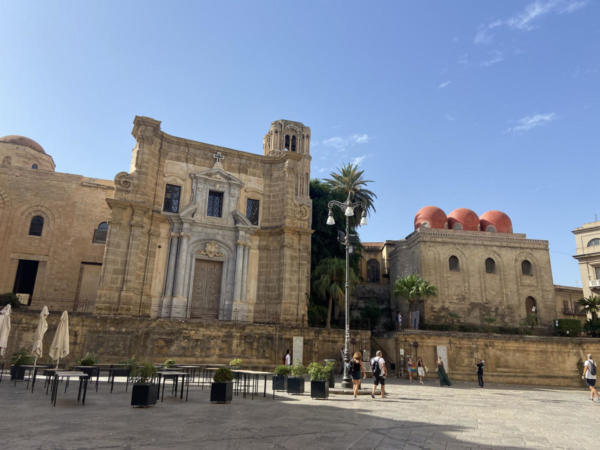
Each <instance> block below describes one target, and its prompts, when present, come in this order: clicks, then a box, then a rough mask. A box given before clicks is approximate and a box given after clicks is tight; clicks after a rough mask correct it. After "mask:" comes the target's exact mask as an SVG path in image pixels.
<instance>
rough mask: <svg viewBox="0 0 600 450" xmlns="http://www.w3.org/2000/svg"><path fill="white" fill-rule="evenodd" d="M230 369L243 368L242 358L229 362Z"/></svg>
mask: <svg viewBox="0 0 600 450" xmlns="http://www.w3.org/2000/svg"><path fill="white" fill-rule="evenodd" d="M229 367H230V368H232V369H233V370H239V369H241V368H242V360H241V359H240V358H235V359H232V360H231V361H229Z"/></svg>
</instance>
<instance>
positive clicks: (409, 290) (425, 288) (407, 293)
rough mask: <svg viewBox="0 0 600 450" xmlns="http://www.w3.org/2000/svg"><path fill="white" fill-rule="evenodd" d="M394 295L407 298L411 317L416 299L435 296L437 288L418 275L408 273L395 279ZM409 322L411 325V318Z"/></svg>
mask: <svg viewBox="0 0 600 450" xmlns="http://www.w3.org/2000/svg"><path fill="white" fill-rule="evenodd" d="M394 295H395V296H399V297H402V298H404V299H406V300H408V303H409V305H410V310H409V311H410V316H411V317H412V312H413V309H414V304H415V303H416V302H417V301H418V300H425V299H426V298H427V297H433V296H436V295H437V288H436V287H435V286H433V285H432V284H429V282H427V281H425V280H424V279H423V278H421V277H420V276H419V275H409V276H407V277H400V278H398V279H397V280H396V282H395V283H394ZM409 323H410V325H411V326H412V320H410V321H409Z"/></svg>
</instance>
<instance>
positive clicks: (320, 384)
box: [310, 380, 329, 398]
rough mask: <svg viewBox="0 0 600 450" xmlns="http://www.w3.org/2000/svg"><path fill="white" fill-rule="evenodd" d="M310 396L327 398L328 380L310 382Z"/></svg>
mask: <svg viewBox="0 0 600 450" xmlns="http://www.w3.org/2000/svg"><path fill="white" fill-rule="evenodd" d="M310 396H311V397H312V398H329V380H327V381H311V382H310Z"/></svg>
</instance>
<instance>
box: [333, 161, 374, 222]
mask: <svg viewBox="0 0 600 450" xmlns="http://www.w3.org/2000/svg"><path fill="white" fill-rule="evenodd" d="M337 170H338V171H337V172H332V173H330V174H329V176H330V177H331V178H329V179H327V180H325V182H326V183H327V184H328V185H329V187H331V189H332V191H333V192H339V193H342V194H343V195H344V200H345V199H346V198H348V197H350V201H351V202H361V203H362V204H363V205H364V206H365V210H366V213H367V214H368V213H370V212H371V211H373V212H374V211H375V199H376V198H377V195H375V193H374V192H373V191H370V190H369V189H367V185H368V184H369V183H372V182H373V181H371V180H365V179H364V178H363V174H364V172H365V171H364V170H359V169H358V164H352V163H348V164H346V165H344V166H342V167H340V168H338V169H337ZM361 213H362V209H361V208H357V210H355V213H354V221H355V222H358V221H360V214H361Z"/></svg>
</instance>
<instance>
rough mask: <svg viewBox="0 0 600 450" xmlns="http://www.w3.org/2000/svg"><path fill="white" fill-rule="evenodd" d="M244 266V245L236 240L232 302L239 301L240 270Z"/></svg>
mask: <svg viewBox="0 0 600 450" xmlns="http://www.w3.org/2000/svg"><path fill="white" fill-rule="evenodd" d="M243 266H244V245H243V243H242V242H240V241H238V243H237V249H236V253H235V281H234V285H233V286H234V287H233V303H234V305H235V303H236V302H239V301H240V298H241V297H240V293H241V289H242V271H243V268H244V267H243Z"/></svg>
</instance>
